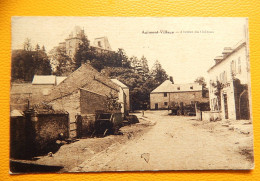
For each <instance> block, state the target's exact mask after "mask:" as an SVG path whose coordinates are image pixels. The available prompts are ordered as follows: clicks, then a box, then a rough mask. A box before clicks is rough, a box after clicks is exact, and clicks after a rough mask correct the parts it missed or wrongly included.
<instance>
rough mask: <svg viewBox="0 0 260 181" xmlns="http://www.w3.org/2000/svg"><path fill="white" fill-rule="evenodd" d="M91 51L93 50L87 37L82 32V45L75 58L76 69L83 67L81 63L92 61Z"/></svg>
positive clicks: (80, 44)
mask: <svg viewBox="0 0 260 181" xmlns="http://www.w3.org/2000/svg"><path fill="white" fill-rule="evenodd" d="M91 51H92V50H91V49H90V46H89V40H88V38H87V36H86V35H85V34H84V32H81V33H80V43H79V45H78V49H77V51H76V53H75V56H74V59H75V66H76V68H79V67H80V66H81V63H83V62H87V60H90V59H91V58H92V57H91Z"/></svg>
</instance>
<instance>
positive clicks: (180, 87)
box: [151, 80, 202, 93]
mask: <svg viewBox="0 0 260 181" xmlns="http://www.w3.org/2000/svg"><path fill="white" fill-rule="evenodd" d="M192 91H202V86H201V85H199V84H198V83H189V84H173V83H172V82H171V81H170V80H166V81H164V82H163V83H162V84H161V85H159V86H158V87H157V88H156V89H154V90H153V91H152V92H151V93H161V92H192Z"/></svg>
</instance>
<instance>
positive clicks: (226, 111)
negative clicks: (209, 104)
mask: <svg viewBox="0 0 260 181" xmlns="http://www.w3.org/2000/svg"><path fill="white" fill-rule="evenodd" d="M223 98H224V111H225V119H228V103H227V94H223Z"/></svg>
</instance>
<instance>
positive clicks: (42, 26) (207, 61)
mask: <svg viewBox="0 0 260 181" xmlns="http://www.w3.org/2000/svg"><path fill="white" fill-rule="evenodd" d="M246 24H247V19H246V18H231V17H230V18H197V17H196V18H195V17H193V18H188V17H186V18H181V17H178V18H177V17H153V18H152V17H13V18H12V49H22V48H23V43H24V41H25V39H26V38H29V39H30V40H31V42H32V45H33V46H35V45H36V44H37V43H38V44H39V45H40V46H42V45H44V46H45V48H46V51H47V52H48V51H50V50H51V49H52V48H53V47H54V46H57V45H58V44H59V42H63V41H64V40H65V38H67V37H68V35H69V34H70V33H71V32H72V31H73V29H74V27H75V26H79V27H81V28H84V31H85V34H86V35H87V37H88V39H89V40H90V42H93V40H94V38H97V37H103V36H106V37H107V38H108V41H109V43H110V45H111V48H112V49H113V50H114V51H116V50H117V49H118V48H123V49H124V50H125V52H126V54H127V55H128V56H129V57H131V56H137V57H138V58H139V59H140V58H141V57H142V56H145V57H146V58H147V60H148V65H149V67H150V68H151V67H152V65H153V64H154V62H155V61H156V60H158V61H159V62H160V63H161V64H162V67H163V68H164V69H165V70H166V72H167V74H168V75H169V76H173V79H174V82H175V83H178V84H180V83H191V82H194V80H195V79H196V78H197V77H199V76H203V77H205V78H206V80H207V70H208V69H209V68H210V67H211V66H212V65H213V64H214V58H215V57H216V56H219V55H221V54H222V51H223V49H224V47H233V46H235V45H236V44H237V43H238V42H241V41H244V40H245V25H246ZM165 31H167V33H164V32H165Z"/></svg>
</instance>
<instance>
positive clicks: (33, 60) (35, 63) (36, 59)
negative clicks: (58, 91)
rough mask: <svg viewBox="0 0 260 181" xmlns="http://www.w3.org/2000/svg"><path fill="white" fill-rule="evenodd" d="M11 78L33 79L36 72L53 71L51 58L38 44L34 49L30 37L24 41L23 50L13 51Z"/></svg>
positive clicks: (42, 73)
mask: <svg viewBox="0 0 260 181" xmlns="http://www.w3.org/2000/svg"><path fill="white" fill-rule="evenodd" d="M11 69H12V71H11V74H12V75H11V80H12V81H14V80H18V79H19V80H22V81H32V79H33V76H34V75H35V74H38V75H50V74H51V73H52V70H51V65H50V60H49V58H48V56H47V54H46V53H45V52H43V51H42V50H40V49H39V45H37V46H36V49H35V51H33V50H32V45H31V43H30V39H26V40H25V42H24V49H23V50H13V51H12V65H11Z"/></svg>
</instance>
